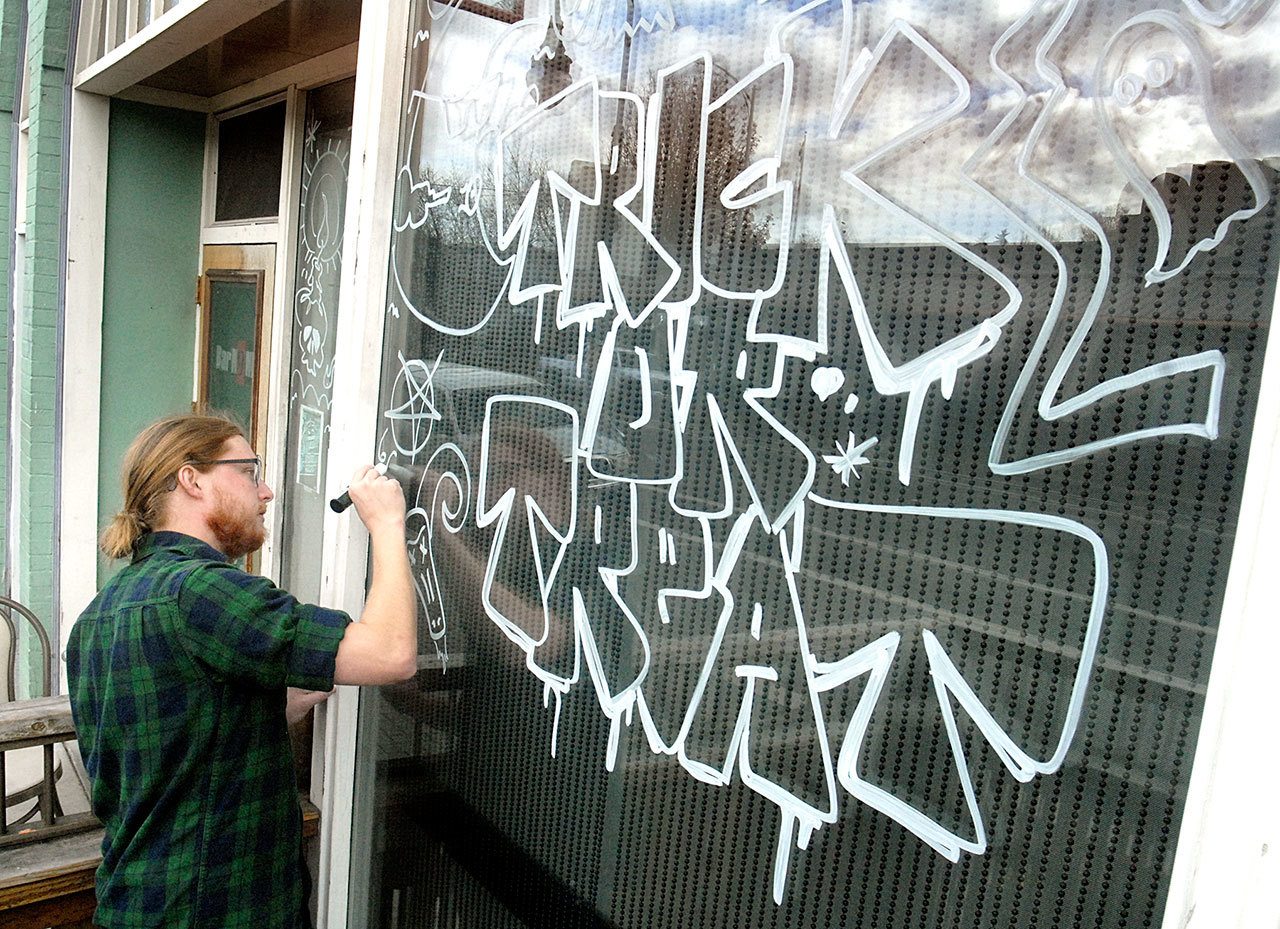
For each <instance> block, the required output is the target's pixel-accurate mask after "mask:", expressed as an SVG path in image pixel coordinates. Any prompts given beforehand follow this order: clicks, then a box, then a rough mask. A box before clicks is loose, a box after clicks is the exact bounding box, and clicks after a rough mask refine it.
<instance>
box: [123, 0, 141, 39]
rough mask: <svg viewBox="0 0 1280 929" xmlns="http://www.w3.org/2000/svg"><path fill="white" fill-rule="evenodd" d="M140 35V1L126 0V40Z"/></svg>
mask: <svg viewBox="0 0 1280 929" xmlns="http://www.w3.org/2000/svg"><path fill="white" fill-rule="evenodd" d="M137 34H138V0H125V5H124V38H125V41H126V42H127V41H129V40H130V39H132V38H133V37H134V36H135V35H137Z"/></svg>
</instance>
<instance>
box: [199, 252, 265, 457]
mask: <svg viewBox="0 0 1280 929" xmlns="http://www.w3.org/2000/svg"><path fill="white" fill-rule="evenodd" d="M266 278H267V275H266V272H265V271H264V270H262V269H258V270H242V269H230V268H210V269H208V270H206V271H205V272H204V273H203V274H201V275H200V343H199V352H200V361H199V366H198V367H197V368H196V380H197V384H196V392H197V403H198V405H199V407H200V408H201V409H207V408H208V405H209V339H210V335H211V333H212V331H213V328H212V319H211V315H212V307H211V306H210V303H211V302H212V300H211V297H212V294H213V284H214V282H215V281H222V282H225V283H231V284H253V287H254V295H253V304H254V312H255V313H256V316H257V318H256V319H255V321H254V334H253V335H254V372H253V374H254V389H253V402H252V404H251V405H250V408H249V409H250V413H249V421H248V422H247V423H242V425H243V426H244V427H245V429H247V430H248V432H249V435H250V436H255V437H256V436H257V435H258V432H259V425H260V421H259V416H258V407H259V400H260V399H261V393H262V391H263V388H264V387H266V386H267V385H266V384H265V382H264V381H263V380H262V379H261V377H262V375H263V374H265V373H267V372H264V371H263V367H264V366H263V364H262V361H263V354H264V352H263V348H264V345H263V329H264V328H266V323H265V321H264V317H265V316H266V312H265V310H266V307H265V306H264V304H263V300H264V297H265V293H264V290H265V284H266ZM255 450H256V451H258V453H259V454H261V450H260V449H257V448H256V446H255Z"/></svg>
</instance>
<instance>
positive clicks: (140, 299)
mask: <svg viewBox="0 0 1280 929" xmlns="http://www.w3.org/2000/svg"><path fill="white" fill-rule="evenodd" d="M204 130H205V120H204V117H203V116H202V115H200V114H198V113H187V112H184V111H181V110H170V109H166V108H163V107H155V106H147V105H145V104H141V103H130V102H127V101H123V100H113V101H112V102H111V130H110V142H109V144H108V156H107V159H108V160H107V225H106V267H105V271H104V275H103V322H102V416H101V421H102V433H101V438H100V440H99V453H100V458H99V471H98V486H99V495H98V499H99V503H98V525H99V526H100V527H101V526H104V525H106V523H107V521H108V520H109V519H110V518H111V517H112V516H113V515H114V514H115V513H116V512H117V511H118V510H119V509H120V506H121V503H122V495H121V491H120V470H119V469H120V459H121V458H122V457H123V456H124V452H125V449H127V448H128V447H129V443H130V442H132V441H133V438H134V436H136V435H137V434H138V432H139V431H140V430H141V429H142V428H143V427H144V426H146V425H147V424H148V423H150V422H151V421H153V420H155V419H158V418H159V417H161V416H166V415H169V414H172V413H183V412H190V410H191V388H192V376H193V371H192V368H193V364H192V358H193V355H194V352H195V335H196V311H195V295H196V276H197V275H198V274H199V270H200V268H199V264H200V194H201V175H202V172H203V170H204ZM118 566H119V565H118V564H111V563H108V562H106V560H105V559H101V558H100V561H99V566H98V580H99V583H101V582H102V581H103V580H104V579H105V578H106V576H107V575H109V574H110V573H111V572H112V571H113V570H114V569H115V568H116V567H118Z"/></svg>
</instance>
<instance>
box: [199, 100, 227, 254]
mask: <svg viewBox="0 0 1280 929" xmlns="http://www.w3.org/2000/svg"><path fill="white" fill-rule="evenodd" d="M203 176H204V183H203V185H201V194H200V247H201V248H204V246H206V245H208V244H210V243H208V242H206V241H205V233H206V232H207V231H208V229H209V227H210V225H211V224H212V223H213V207H214V200H215V198H216V197H217V195H218V120H217V119H216V118H215V117H214V116H212V115H211V116H209V118H208V119H206V120H205V121H204V173H203ZM217 244H222V243H221V242H219V243H217Z"/></svg>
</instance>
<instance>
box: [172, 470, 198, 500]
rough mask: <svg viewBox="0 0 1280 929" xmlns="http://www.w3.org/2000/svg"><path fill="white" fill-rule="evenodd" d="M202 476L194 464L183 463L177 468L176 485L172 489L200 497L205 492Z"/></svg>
mask: <svg viewBox="0 0 1280 929" xmlns="http://www.w3.org/2000/svg"><path fill="white" fill-rule="evenodd" d="M204 477H205V476H204V474H202V473H201V472H200V470H199V469H198V468H197V467H196V466H195V465H190V464H184V465H183V466H182V467H181V468H179V469H178V477H177V480H178V486H177V487H176V488H174V489H175V490H178V491H181V492H182V493H184V494H186V495H187V496H189V497H194V498H196V499H200V498H202V497H203V496H204V492H205V488H204Z"/></svg>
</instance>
